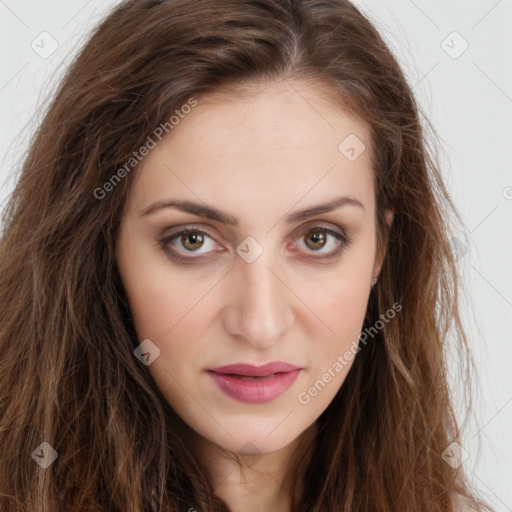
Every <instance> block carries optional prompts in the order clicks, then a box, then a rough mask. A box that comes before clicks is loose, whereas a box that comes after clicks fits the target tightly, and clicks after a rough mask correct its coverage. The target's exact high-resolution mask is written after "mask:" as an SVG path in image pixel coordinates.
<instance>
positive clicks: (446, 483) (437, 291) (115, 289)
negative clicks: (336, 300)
mask: <svg viewBox="0 0 512 512" xmlns="http://www.w3.org/2000/svg"><path fill="white" fill-rule="evenodd" d="M299 79H302V80H306V81H309V82H310V83H313V84H316V85H317V86H319V87H320V86H321V87H322V90H324V91H325V93H326V94H327V95H328V96H329V99H331V100H332V101H333V102H336V103H338V104H339V105H341V106H343V108H345V109H346V110H347V111H351V112H353V113H355V114H357V115H358V116H360V117H361V118H362V119H363V120H364V121H365V122H367V123H368V125H369V127H370V129H371V134H372V138H371V150H372V158H373V169H374V173H375V183H376V204H377V218H376V222H377V226H378V237H379V243H380V244H381V245H382V244H383V243H385V241H386V240H387V244H388V245H387V247H388V250H387V256H386V259H385V262H384V266H383V268H382V271H381V274H380V277H379V281H378V284H377V286H376V287H374V289H373V291H372V292H371V295H370V300H369V304H368V310H367V315H366V319H365V323H364V326H363V329H365V328H370V327H371V326H372V325H374V324H375V322H376V321H377V320H378V319H379V315H380V314H381V313H382V312H384V311H387V310H389V309H390V308H392V305H393V304H395V303H398V304H400V305H401V306H402V310H401V311H400V313H399V314H398V315H397V316H396V318H394V319H393V321H391V322H388V323H386V324H385V325H384V326H383V328H382V329H380V330H379V331H378V332H377V334H376V335H375V338H374V339H373V340H372V341H371V342H370V343H368V344H366V345H365V346H364V347H363V348H362V349H361V351H360V352H359V353H358V354H357V357H356V358H355V361H354V363H353V366H352V368H351V370H350V372H349V374H348V376H347V378H346V380H345V382H344V383H343V385H342V387H341V389H340V391H339V392H338V394H337V395H336V397H335V398H334V400H333V401H332V403H331V404H330V405H329V407H328V408H327V409H326V410H325V411H324V413H323V414H322V415H321V416H320V417H319V418H318V425H319V430H318V434H317V437H316V439H315V449H314V452H313V456H312V458H311V461H310V462H309V464H308V466H307V471H306V473H305V482H304V492H303V493H302V496H301V499H300V502H299V503H292V509H293V512H331V511H334V510H337V511H342V510H343V511H347V512H348V511H350V512H363V511H369V512H376V511H383V512H384V511H389V512H396V511H400V512H402V511H410V512H420V511H422V512H424V511H426V510H428V511H429V512H435V511H446V512H448V511H450V512H455V511H456V510H458V509H457V506H456V503H458V502H461V501H464V502H466V503H467V504H468V506H471V507H472V509H474V510H479V511H483V510H490V508H488V506H487V505H486V504H485V503H484V502H483V501H481V500H480V499H479V498H478V497H477V496H476V494H475V492H474V491H473V490H471V488H470V487H469V483H468V479H467V476H466V475H465V473H464V465H462V466H459V467H458V468H453V467H452V465H450V464H448V463H447V462H446V461H445V458H444V457H443V452H444V450H445V449H446V448H447V446H448V445H449V444H450V443H451V442H452V441H456V440H458V439H459V435H460V427H459V426H458V424H457V420H456V418H455V414H454V411H453V409H452V405H451V404H452V401H451V393H450V391H449V388H448V368H447V366H446V357H445V356H446V347H447V340H448V335H449V334H450V333H454V336H453V340H452V341H453V342H454V343H456V344H457V345H456V346H457V348H458V351H459V358H460V360H461V361H465V362H467V364H466V365H465V366H464V368H466V370H467V372H468V373H467V375H469V369H470V368H472V367H473V366H472V364H471V363H472V357H471V354H470V352H469V349H468V344H467V341H466V338H465V335H464V329H463V325H461V320H460V318H459V312H458V300H457V297H458V289H459V284H458V277H457V273H456V267H455V259H454V256H453V254H452V251H451V249H450V245H449V243H448V241H449V224H448V221H447V219H450V218H454V219H455V218H458V217H457V214H456V210H455V209H454V207H453V204H452V203H451V201H450V198H449V196H448V194H447V192H446V190H445V188H444V186H443V182H442V179H441V177H440V173H439V170H438V167H439V166H438V164H436V162H435V158H434V157H432V156H431V151H430V150H429V149H428V146H427V142H426V137H425V135H424V128H423V127H422V125H421V123H420V118H419V109H418V106H417V104H416V102H415V99H414V97H413V95H412V92H411V88H410V87H409V85H408V84H407V82H406V80H405V78H404V76H403V74H402V72H401V70H400V68H399V66H398V64H397V62H396V60H395V58H394V57H393V56H392V54H391V52H390V51H389V49H388V48H387V46H386V44H385V43H384V42H383V40H382V38H381V37H380V36H379V34H378V32H377V31H376V29H375V28H374V27H373V25H372V24H371V23H370V22H369V21H368V20H367V19H366V18H365V17H364V16H363V15H362V14H361V13H360V12H359V11H358V10H357V9H356V8H355V7H354V6H353V5H352V4H351V3H350V2H349V1H348V0H215V1H211V0H127V1H124V2H122V3H120V4H119V5H118V6H116V8H115V9H114V10H113V11H112V12H111V13H110V14H109V15H108V17H107V18H106V19H105V20H104V21H103V22H102V23H101V24H100V25H99V26H98V27H97V28H96V29H95V30H94V33H93V34H92V37H91V38H90V40H89V41H88V42H87V43H86V44H85V45H84V48H83V49H82V50H81V51H80V53H79V55H78V57H77V58H76V59H75V60H74V62H73V63H72V65H71V66H70V68H69V70H68V71H67V73H66V75H65V77H64V78H63V80H62V82H61V85H60V87H59V89H58V90H57V91H56V93H55V96H54V98H53V99H52V102H51V105H50V107H49V108H48V111H47V112H46V115H45V117H44V119H43V121H42V123H41V125H40V127H39V129H38V130H37V133H36V134H35V135H34V137H33V139H32V141H31V144H30V149H29V152H28V155H27V157H26V159H25V162H24V165H23V168H22V173H21V176H20V179H19V181H18V183H17V185H16V187H15V190H14V192H13V193H12V196H11V198H10V201H9V203H8V205H7V208H6V209H5V211H4V215H3V233H2V239H1V260H0V353H1V361H0V454H1V457H0V508H1V509H2V510H3V511H4V512H11V511H16V512H20V511H30V512H42V511H51V512H57V511H63V510H74V511H88V512H90V511H102V512H103V511H106V510H109V511H119V512H143V511H144V512H145V511H149V510H151V511H162V512H163V511H188V510H189V509H194V510H196V511H197V512H206V511H226V510H228V508H227V506H226V505H225V504H224V503H223V502H222V501H221V500H220V499H219V498H218V497H216V496H215V495H214V489H213V488H212V485H211V483H210V482H209V479H208V475H207V472H206V471H205V469H204V467H203V466H202V464H201V462H200V461H199V460H197V459H196V458H194V457H193V456H192V454H190V453H189V451H188V450H187V441H186V440H187V436H189V435H190V434H191V433H190V432H189V429H188V427H187V425H185V424H184V422H183V421H182V420H181V418H180V417H179V416H178V415H177V414H176V413H175V412H174V411H173V410H172V408H171V407H170V406H169V404H168V403H167V402H166V401H165V399H164V398H163V396H162V395H161V393H160V392H159V390H158V388H157V387H156V385H155V383H154V381H153V380H152V379H151V378H150V376H149V373H148V371H147V368H146V367H144V366H143V365H141V364H140V362H139V361H138V360H137V359H136V358H135V357H134V354H133V350H134V348H135V347H136V346H137V345H138V344H139V343H140V341H139V340H138V339H137V336H136V333H135V331H134V328H133V325H132V323H131V320H130V312H129V308H128V307H127V300H126V296H125V293H124V291H123V287H122V283H121V281H120V278H119V274H118V271H117V268H116V264H115V247H116V235H117V232H118V227H119V223H120V218H121V214H122V211H123V206H124V204H125V201H126V197H127V192H128V190H129V186H130V183H132V180H133V176H134V175H135V173H136V166H134V168H133V169H130V168H128V167H126V166H125V164H126V162H127V161H129V160H130V158H133V155H134V152H137V150H138V149H139V148H141V147H142V146H143V145H144V144H145V143H147V141H148V137H153V138H154V130H155V129H156V127H158V126H160V125H162V124H165V123H168V121H169V117H170V115H171V114H172V113H174V112H175V111H176V110H179V109H180V108H181V107H182V106H183V105H185V104H186V103H187V102H189V101H190V98H192V97H194V98H199V101H200V97H201V94H208V93H211V92H214V91H221V90H223V91H226V90H228V88H231V89H232V90H233V91H235V90H240V91H242V90H244V88H249V87H252V86H254V85H255V84H256V85H264V84H265V83H266V82H270V81H272V80H287V81H288V82H289V83H290V84H291V83H292V81H293V80H299ZM167 127H168V128H169V124H168V125H167ZM123 166H125V167H124V169H125V171H124V172H123V173H119V169H120V168H122V167H123ZM115 174H117V177H118V178H120V179H117V178H116V180H115V181H112V177H113V176H114V175H115ZM107 182H108V183H110V186H108V185H107V186H106V185H105V184H106V183H107ZM386 207H390V208H393V210H394V215H395V217H394V222H393V225H392V227H391V229H390V230H389V232H388V230H387V229H386V223H385V219H384V208H386ZM467 375H466V381H465V382H466V385H467V387H466V388H465V389H468V390H469V377H467ZM43 442H46V443H48V444H49V445H50V446H51V447H52V448H53V449H54V450H55V451H56V452H57V454H58V457H57V459H56V460H55V461H54V462H53V463H52V464H51V465H49V466H48V467H46V468H43V467H41V466H40V465H39V464H36V462H35V457H34V456H33V452H34V450H36V449H38V450H39V451H40V452H41V454H43V453H44V450H48V447H47V446H46V445H44V446H43V447H40V446H39V445H40V444H41V443H43ZM41 450H43V451H41ZM41 454H40V455H39V456H42V455H41ZM46 455H47V454H46ZM46 455H45V456H46ZM36 456H37V454H36Z"/></svg>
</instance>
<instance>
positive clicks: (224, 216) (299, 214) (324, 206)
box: [141, 196, 364, 226]
mask: <svg viewBox="0 0 512 512" xmlns="http://www.w3.org/2000/svg"><path fill="white" fill-rule="evenodd" d="M342 206H355V207H358V208H361V209H362V210H363V211H364V206H363V204H362V203H361V201H359V200H358V199H356V198H355V197H350V196H340V197H335V198H334V199H331V200H330V201H327V202H324V203H320V204H317V205H315V206H310V207H308V208H304V209H302V210H298V211H296V212H293V213H291V214H290V215H288V216H287V217H286V222H287V223H288V224H292V223H293V222H298V221H301V220H304V219H307V218H308V217H312V216H313V215H320V214H322V213H328V212H331V211H333V210H336V209H338V208H341V207H342ZM164 208H176V209H178V210H181V211H183V212H185V213H191V214H193V215H197V216H198V217H203V218H205V219H210V220H214V221H217V222H220V223H222V224H226V225H227V226H238V217H235V216H233V215H230V214H228V213H227V212H223V211H221V210H218V209H217V208H213V207H212V206H208V205H206V204H201V203H195V202H193V201H180V200H173V199H171V200H163V201H157V202H156V203H153V204H151V205H149V206H148V207H147V208H145V209H144V210H143V212H142V215H141V217H143V216H145V215H151V214H152V213H155V212H156V211H159V210H162V209H164Z"/></svg>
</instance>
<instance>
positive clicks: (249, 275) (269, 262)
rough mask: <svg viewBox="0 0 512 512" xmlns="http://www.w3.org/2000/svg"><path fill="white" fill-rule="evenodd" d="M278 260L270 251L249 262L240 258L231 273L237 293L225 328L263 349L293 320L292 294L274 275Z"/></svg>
mask: <svg viewBox="0 0 512 512" xmlns="http://www.w3.org/2000/svg"><path fill="white" fill-rule="evenodd" d="M275 261H276V258H275V257H274V255H273V254H272V253H271V251H270V250H264V251H263V252H262V253H261V254H260V255H259V256H258V257H257V258H256V259H255V260H254V261H252V262H250V263H249V262H248V261H246V260H244V259H243V257H241V258H240V260H239V261H238V262H237V264H236V268H235V269H233V271H232V274H233V275H232V279H233V280H234V284H233V287H234V288H235V290H234V293H233V294H232V300H231V301H230V306H229V311H228V312H227V313H228V325H227V326H226V327H227V328H228V330H229V332H230V333H231V334H232V335H238V336H241V337H243V338H245V339H246V340H247V341H248V342H250V343H252V344H253V345H258V346H260V347H265V346H270V345H272V344H273V343H275V342H277V341H278V340H279V338H280V337H281V336H282V335H283V334H284V333H285V332H286V330H287V329H289V328H290V325H291V322H292V318H293V314H292V311H291V308H290V303H289V299H290V293H289V291H288V290H287V289H286V286H285V285H284V284H283V283H282V282H281V280H280V279H278V277H277V276H276V275H275V274H274V272H275V273H278V271H277V272H276V270H274V269H273V267H274V266H275ZM271 269H272V270H271Z"/></svg>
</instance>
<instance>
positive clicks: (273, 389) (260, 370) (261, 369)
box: [207, 362, 302, 403]
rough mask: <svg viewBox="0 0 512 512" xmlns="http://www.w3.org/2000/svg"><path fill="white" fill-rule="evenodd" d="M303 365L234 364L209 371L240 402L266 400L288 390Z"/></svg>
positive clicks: (228, 394) (225, 392) (222, 389)
mask: <svg viewBox="0 0 512 512" xmlns="http://www.w3.org/2000/svg"><path fill="white" fill-rule="evenodd" d="M301 371H302V368H301V367H299V366H296V365H291V364H288V363H281V362H278V363H269V364H266V365H263V366H254V365H246V364H235V365H229V366H223V367H217V368H213V369H209V370H207V373H208V374H209V375H210V377H211V378H212V379H213V380H214V382H215V383H216V384H217V386H218V387H219V389H220V390H221V391H222V392H223V393H224V394H226V395H227V396H229V397H230V398H233V399H235V400H237V401H239V402H246V403H265V402H270V401H272V400H275V399H276V398H278V397H279V396H281V395H282V394H283V393H285V392H286V391H287V390H288V389H289V388H290V387H291V386H292V384H293V383H294V382H295V380H296V379H297V377H298V375H299V373H300V372H301Z"/></svg>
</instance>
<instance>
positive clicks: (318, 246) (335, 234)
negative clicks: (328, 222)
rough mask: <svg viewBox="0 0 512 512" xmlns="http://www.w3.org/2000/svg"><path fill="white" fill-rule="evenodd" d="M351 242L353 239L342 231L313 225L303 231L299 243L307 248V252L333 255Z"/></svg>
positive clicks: (327, 255)
mask: <svg viewBox="0 0 512 512" xmlns="http://www.w3.org/2000/svg"><path fill="white" fill-rule="evenodd" d="M329 239H330V240H329ZM350 242H351V240H350V239H349V238H348V237H347V236H346V235H345V234H344V233H342V232H339V231H336V230H334V229H330V228H327V227H325V226H312V227H309V228H308V229H307V230H305V231H303V232H302V236H301V238H300V240H299V243H298V244H297V245H299V247H300V246H301V245H302V247H300V248H303V249H305V250H306V252H314V253H319V254H322V255H324V256H321V257H333V256H337V255H338V254H340V253H341V252H342V251H343V250H344V249H345V248H346V247H348V245H349V244H350ZM326 248H327V249H326ZM324 249H325V250H324ZM325 255H326V256H325Z"/></svg>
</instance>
